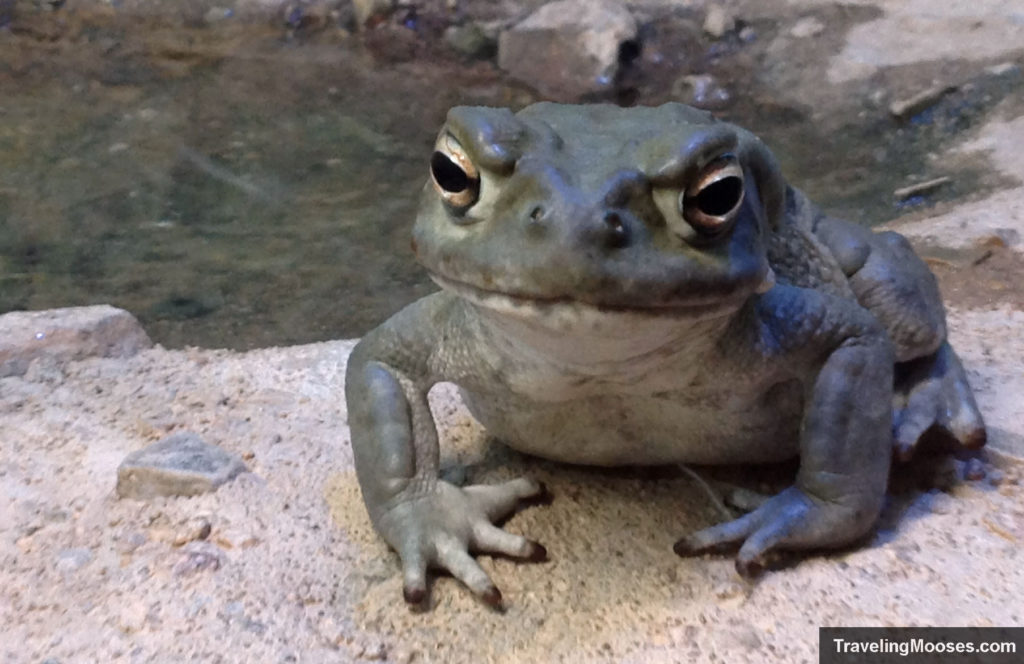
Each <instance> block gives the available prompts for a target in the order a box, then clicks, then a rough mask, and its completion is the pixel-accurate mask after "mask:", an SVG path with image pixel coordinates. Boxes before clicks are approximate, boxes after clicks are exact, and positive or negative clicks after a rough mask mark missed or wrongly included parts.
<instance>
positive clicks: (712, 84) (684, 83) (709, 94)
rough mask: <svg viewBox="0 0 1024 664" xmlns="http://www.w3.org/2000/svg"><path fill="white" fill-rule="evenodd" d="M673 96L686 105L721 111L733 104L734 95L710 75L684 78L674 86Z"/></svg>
mask: <svg viewBox="0 0 1024 664" xmlns="http://www.w3.org/2000/svg"><path fill="white" fill-rule="evenodd" d="M672 95H673V97H675V98H676V99H679V100H680V101H682V102H683V103H685V104H689V105H690V106H696V107H697V108H703V109H705V110H708V111H719V110H722V109H724V108H726V107H728V106H729V104H731V103H732V95H731V94H729V91H728V90H726V89H725V88H724V87H722V86H721V85H720V84H719V82H718V79H716V78H715V77H714V76H712V75H710V74H699V75H696V76H683V77H682V78H680V79H678V80H677V81H676V82H675V83H673V84H672Z"/></svg>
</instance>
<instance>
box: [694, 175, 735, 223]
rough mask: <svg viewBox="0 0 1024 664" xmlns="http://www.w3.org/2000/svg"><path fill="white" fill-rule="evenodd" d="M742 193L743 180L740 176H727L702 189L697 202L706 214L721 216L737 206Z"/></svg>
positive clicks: (698, 207) (698, 206) (699, 208)
mask: <svg viewBox="0 0 1024 664" xmlns="http://www.w3.org/2000/svg"><path fill="white" fill-rule="evenodd" d="M742 193H743V181H742V180H740V179H739V178H738V177H726V178H722V179H721V180H717V181H715V182H712V183H711V184H709V185H708V186H706V187H704V188H703V189H701V190H700V192H699V193H698V194H697V196H696V201H695V203H696V205H697V209H698V210H700V211H701V212H703V213H704V214H706V215H708V216H711V217H721V216H722V215H724V214H726V213H728V212H729V211H730V210H732V209H733V208H734V207H736V203H738V202H739V200H740V194H742Z"/></svg>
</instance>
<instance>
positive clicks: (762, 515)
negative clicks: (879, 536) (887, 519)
mask: <svg viewBox="0 0 1024 664" xmlns="http://www.w3.org/2000/svg"><path fill="white" fill-rule="evenodd" d="M876 516H877V510H874V511H872V509H868V508H863V509H862V508H859V507H855V506H851V505H845V504H842V503H839V502H828V501H824V500H821V499H818V498H815V497H813V496H811V495H809V494H807V493H805V492H804V491H802V490H801V489H799V488H797V487H795V486H793V487H790V488H788V489H786V490H784V491H783V492H782V493H779V494H777V495H775V496H772V497H771V498H769V499H768V500H767V501H766V502H765V503H764V504H762V505H761V506H760V507H758V508H757V509H756V510H754V511H753V512H751V513H750V514H746V515H744V516H742V517H740V518H738V519H736V520H734V521H728V522H726V523H721V524H719V525H717V526H712V527H710V528H705V529H704V530H701V531H698V532H696V533H693V534H691V535H687V536H686V537H683V538H682V539H680V540H679V541H678V542H676V544H675V547H673V548H674V550H675V552H676V553H677V554H679V555H680V556H694V555H700V554H703V553H712V552H718V551H721V550H723V549H728V548H731V547H733V546H735V545H738V544H741V543H742V546H740V550H739V553H738V554H737V556H736V571H737V572H739V573H740V575H741V576H743V577H748V578H749V577H752V576H755V575H756V574H757V573H758V572H760V571H761V569H762V568H763V566H764V563H763V558H764V555H765V554H766V553H767V552H768V551H771V550H773V549H815V548H835V547H838V546H842V545H844V544H848V543H849V542H850V541H852V540H855V539H856V538H857V537H859V536H861V535H862V534H864V532H865V531H866V530H867V529H868V528H869V527H870V525H871V524H872V523H873V522H874V519H875V517H876ZM865 524H866V525H865Z"/></svg>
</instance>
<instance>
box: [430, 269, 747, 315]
mask: <svg viewBox="0 0 1024 664" xmlns="http://www.w3.org/2000/svg"><path fill="white" fill-rule="evenodd" d="M430 278H431V279H433V280H434V281H435V282H436V283H437V284H438V285H439V286H441V287H442V288H444V289H445V290H447V291H450V292H452V293H455V294H456V295H458V296H459V297H462V298H464V299H466V300H468V301H470V302H472V303H473V304H476V305H479V306H481V307H484V308H486V309H491V310H495V311H498V312H501V313H505V314H511V315H514V316H517V317H524V318H526V317H528V318H538V317H547V316H552V315H565V314H569V313H575V314H577V315H580V316H584V315H585V316H617V315H619V316H627V317H644V318H695V319H700V318H708V317H713V316H718V315H722V314H723V313H725V312H728V311H734V310H735V309H737V308H738V307H739V306H740V305H741V304H742V303H743V302H744V301H745V300H746V299H747V297H748V296H749V295H750V294H749V293H744V294H739V295H736V296H732V297H722V298H717V299H715V300H714V301H707V300H704V301H700V302H678V301H676V302H638V303H636V304H618V303H591V302H585V301H583V300H579V299H576V298H573V297H570V296H568V295H563V296H550V295H539V294H526V293H511V292H507V291H500V290H490V289H486V288H481V287H480V286H477V285H474V284H470V283H467V282H464V281H457V280H454V279H451V278H449V277H445V276H441V275H439V274H437V273H434V272H431V273H430Z"/></svg>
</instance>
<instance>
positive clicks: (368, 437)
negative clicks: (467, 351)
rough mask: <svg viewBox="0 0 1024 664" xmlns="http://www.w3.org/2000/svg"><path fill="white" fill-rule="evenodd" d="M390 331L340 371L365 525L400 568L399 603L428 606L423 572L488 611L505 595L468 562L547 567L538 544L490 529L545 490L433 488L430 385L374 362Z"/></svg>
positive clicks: (524, 484) (533, 486) (527, 486)
mask: <svg viewBox="0 0 1024 664" xmlns="http://www.w3.org/2000/svg"><path fill="white" fill-rule="evenodd" d="M385 335H386V331H384V332H383V333H381V334H371V335H368V336H367V337H365V338H364V340H363V341H362V342H360V344H359V345H358V346H357V347H356V349H355V350H354V351H353V353H352V356H351V358H350V360H349V364H348V368H347V371H346V383H345V384H346V387H345V393H346V400H347V402H348V411H349V427H350V429H351V432H352V449H353V453H354V457H355V465H356V473H357V475H358V476H359V484H360V487H361V488H362V491H363V499H364V500H365V502H366V507H367V510H368V511H369V513H370V519H371V521H372V522H373V525H374V527H375V528H376V529H377V531H378V532H379V533H380V535H381V536H382V537H383V538H384V539H385V541H387V543H388V544H390V545H391V546H392V547H393V548H394V549H395V551H397V552H398V555H399V556H400V557H401V559H402V570H403V576H404V593H403V594H404V596H405V599H406V601H407V602H409V603H410V604H413V605H421V604H423V603H424V602H425V600H426V599H427V569H428V567H434V568H441V569H444V570H447V571H448V572H450V573H451V574H452V575H454V576H455V577H456V578H457V579H459V580H460V581H462V583H464V584H465V585H466V586H467V587H468V588H469V589H470V590H472V591H473V592H474V593H475V594H476V595H478V596H479V597H480V598H481V599H482V600H483V601H485V602H486V603H488V604H490V605H491V606H494V607H498V608H500V606H501V592H500V591H499V590H498V589H497V588H496V587H495V585H494V583H492V582H491V579H490V578H489V577H488V576H487V573H486V572H484V570H483V569H482V568H481V567H480V565H479V564H477V562H476V560H475V559H474V558H473V557H472V555H470V552H477V553H496V554H502V555H507V556H512V557H515V558H521V559H526V560H533V561H536V560H543V559H545V558H546V556H547V552H546V551H545V549H544V547H543V546H541V545H540V544H538V543H536V542H533V541H530V540H528V539H526V538H525V537H522V536H520V535H514V534H512V533H509V532H506V531H505V530H502V529H501V528H498V527H497V526H495V525H494V522H495V521H496V520H498V519H501V518H503V517H505V516H507V515H508V514H510V513H511V512H512V511H514V510H515V508H516V507H517V506H518V505H519V504H520V502H521V501H523V500H525V499H530V498H534V497H537V496H540V495H542V494H543V493H544V487H543V486H542V485H541V484H539V483H537V482H534V481H532V480H528V479H524V478H520V479H516V480H512V481H509V482H505V483H504V484H499V485H495V486H482V485H478V486H469V487H464V488H463V487H457V486H454V485H452V484H449V483H447V482H444V481H442V480H440V479H438V476H437V474H438V442H437V430H436V428H435V425H434V420H433V417H432V416H431V413H430V408H429V406H428V404H427V389H428V388H429V385H423V384H418V382H417V381H416V380H412V379H410V378H409V377H408V376H407V375H406V374H403V373H402V372H400V371H398V370H397V369H395V368H394V367H392V366H389V365H387V364H385V363H383V362H381V361H380V360H377V359H374V358H375V356H382V355H383V356H386V355H388V353H387V352H386V348H387V346H388V344H387V343H386V342H383V341H382V338H386V336H385Z"/></svg>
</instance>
